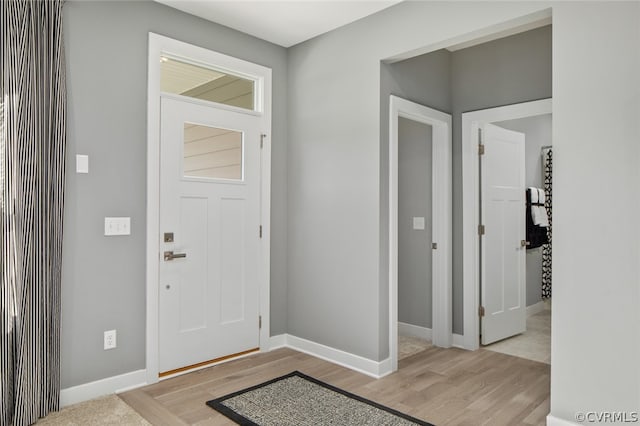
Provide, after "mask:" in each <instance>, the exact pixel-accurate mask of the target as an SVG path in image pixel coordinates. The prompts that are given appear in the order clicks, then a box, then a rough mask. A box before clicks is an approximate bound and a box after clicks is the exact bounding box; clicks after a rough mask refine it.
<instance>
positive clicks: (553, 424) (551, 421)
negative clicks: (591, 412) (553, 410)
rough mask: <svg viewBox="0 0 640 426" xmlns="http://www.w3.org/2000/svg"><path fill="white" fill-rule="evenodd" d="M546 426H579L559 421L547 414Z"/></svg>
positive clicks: (566, 421)
mask: <svg viewBox="0 0 640 426" xmlns="http://www.w3.org/2000/svg"><path fill="white" fill-rule="evenodd" d="M547 426H579V425H578V423H574V422H570V421H568V420H563V419H559V418H557V417H554V416H552V415H551V414H549V415H548V416H547Z"/></svg>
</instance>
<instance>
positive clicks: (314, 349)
mask: <svg viewBox="0 0 640 426" xmlns="http://www.w3.org/2000/svg"><path fill="white" fill-rule="evenodd" d="M270 344H271V349H272V350H273V349H278V348H282V347H287V348H290V349H293V350H296V351H298V352H303V353H306V354H309V355H311V356H314V357H316V358H320V359H323V360H325V361H329V362H331V363H334V364H338V365H341V366H343V367H346V368H349V369H351V370H355V371H357V372H359V373H362V374H366V375H367V376H370V377H374V378H376V379H379V378H381V377H384V376H386V375H387V374H389V373H390V372H391V359H390V358H387V359H385V360H382V361H372V360H370V359H368V358H364V357H361V356H359V355H354V354H352V353H349V352H345V351H342V350H340V349H335V348H332V347H330V346H326V345H322V344H320V343H316V342H312V341H310V340H306V339H302V338H300V337H296V336H293V335H291V334H280V335H278V336H271V341H270Z"/></svg>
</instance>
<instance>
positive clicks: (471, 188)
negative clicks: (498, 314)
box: [462, 98, 552, 350]
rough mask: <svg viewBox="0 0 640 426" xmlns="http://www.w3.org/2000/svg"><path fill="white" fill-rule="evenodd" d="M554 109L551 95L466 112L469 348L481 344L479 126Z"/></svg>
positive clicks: (465, 234)
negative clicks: (479, 309) (479, 310)
mask: <svg viewBox="0 0 640 426" xmlns="http://www.w3.org/2000/svg"><path fill="white" fill-rule="evenodd" d="M551 112H552V100H551V98H548V99H541V100H537V101H531V102H523V103H519V104H513V105H507V106H501V107H496V108H489V109H483V110H479V111H472V112H465V113H463V114H462V287H463V293H462V294H463V301H462V307H463V318H464V328H463V335H464V348H465V349H468V350H476V349H478V348H479V347H480V333H479V330H480V327H479V325H480V322H479V318H478V308H479V294H480V288H479V285H480V280H479V266H480V265H479V262H478V256H479V247H480V238H479V236H478V232H477V230H478V225H479V223H478V218H479V214H480V206H479V199H480V197H479V194H478V192H479V180H480V178H479V176H478V173H479V168H478V128H479V126H480V124H481V123H492V122H496V121H504V120H515V119H518V118H525V117H533V116H536V115H543V114H551Z"/></svg>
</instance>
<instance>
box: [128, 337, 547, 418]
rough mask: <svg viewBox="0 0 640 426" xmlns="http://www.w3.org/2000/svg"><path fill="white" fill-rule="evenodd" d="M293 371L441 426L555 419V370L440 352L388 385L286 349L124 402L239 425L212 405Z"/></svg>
mask: <svg viewBox="0 0 640 426" xmlns="http://www.w3.org/2000/svg"><path fill="white" fill-rule="evenodd" d="M294 370H298V371H301V372H302V373H304V374H307V375H309V376H312V377H315V378H317V379H318V380H322V381H324V382H326V383H329V384H331V385H334V386H337V387H339V388H341V389H344V390H346V391H349V392H352V393H354V394H356V395H360V396H362V397H364V398H368V399H371V400H373V401H375V402H378V403H380V404H383V405H386V406H388V407H391V408H394V409H397V410H400V411H402V412H405V413H407V414H409V415H412V416H415V417H418V418H421V419H423V420H426V421H429V422H431V423H434V424H437V425H456V426H467V425H469V426H471V425H473V426H476V425H480V424H487V425H498V426H499V425H513V424H524V425H530V426H533V425H542V424H544V421H545V418H546V415H547V414H548V412H549V381H550V379H549V378H550V367H549V365H547V364H543V363H539V362H535V361H529V360H525V359H522V358H517V357H513V356H510V355H505V354H501V353H497V352H492V351H487V350H483V349H480V350H478V351H474V352H470V351H465V350H461V349H441V348H435V347H429V348H427V349H426V350H424V351H422V352H419V353H417V354H415V355H412V356H410V357H408V358H405V359H403V360H401V361H400V362H399V370H398V371H397V372H395V373H393V374H390V375H388V376H386V377H384V378H382V379H374V378H371V377H369V376H366V375H364V374H360V373H357V372H355V371H352V370H349V369H347V368H344V367H341V366H338V365H335V364H332V363H329V362H326V361H323V360H320V359H317V358H314V357H312V356H309V355H306V354H303V353H300V352H296V351H293V350H291V349H284V348H283V349H278V350H274V351H272V352H268V353H263V354H256V355H252V356H249V357H246V358H243V359H238V360H233V361H229V362H227V363H225V364H221V365H218V366H214V367H210V368H207V369H203V370H200V371H196V372H193V373H189V374H185V375H183V376H179V377H175V378H171V379H167V380H164V381H162V382H159V383H157V384H154V385H150V386H147V387H144V388H140V389H136V390H133V391H129V392H126V393H124V394H122V395H120V396H121V398H122V399H123V400H124V401H125V402H126V403H127V404H129V405H131V406H132V407H133V408H134V409H135V410H136V411H138V413H140V414H141V415H142V416H143V417H145V418H146V419H147V420H148V421H149V422H151V423H152V424H154V425H161V426H162V425H169V424H170V425H198V426H222V425H233V424H234V423H233V422H231V421H230V420H229V419H227V418H226V417H224V416H222V415H221V414H219V413H218V412H217V411H215V410H213V409H211V408H209V407H208V406H206V405H205V402H206V401H207V400H209V399H213V398H216V397H220V396H223V395H226V394H228V393H231V392H235V391H238V390H241V389H244V388H246V387H249V386H253V385H256V384H259V383H262V382H265V381H267V380H270V379H272V378H275V377H279V376H282V375H284V374H287V373H289V372H291V371H294Z"/></svg>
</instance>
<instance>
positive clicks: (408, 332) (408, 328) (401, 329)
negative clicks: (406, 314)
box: [398, 321, 432, 341]
mask: <svg viewBox="0 0 640 426" xmlns="http://www.w3.org/2000/svg"><path fill="white" fill-rule="evenodd" d="M398 334H399V335H401V336H410V337H417V338H418V339H423V340H429V341H431V334H432V333H431V329H430V328H427V327H420V326H419V325H413V324H408V323H406V322H400V321H398Z"/></svg>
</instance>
